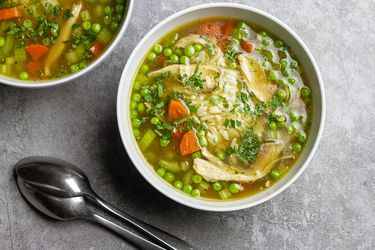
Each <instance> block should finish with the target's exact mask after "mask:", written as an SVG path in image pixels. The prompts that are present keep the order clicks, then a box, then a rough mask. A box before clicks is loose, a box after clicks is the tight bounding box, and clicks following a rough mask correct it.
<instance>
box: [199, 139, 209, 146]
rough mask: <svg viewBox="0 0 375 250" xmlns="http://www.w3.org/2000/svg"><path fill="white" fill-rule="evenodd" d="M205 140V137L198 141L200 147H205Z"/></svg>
mask: <svg viewBox="0 0 375 250" xmlns="http://www.w3.org/2000/svg"><path fill="white" fill-rule="evenodd" d="M207 143H208V142H207V139H206V138H205V137H202V138H200V139H199V144H200V145H201V146H202V147H206V146H207Z"/></svg>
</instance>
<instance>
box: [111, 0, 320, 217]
mask: <svg viewBox="0 0 375 250" xmlns="http://www.w3.org/2000/svg"><path fill="white" fill-rule="evenodd" d="M209 17H232V18H236V19H241V20H246V21H249V22H251V23H253V24H256V25H258V26H260V27H262V28H265V29H266V30H268V31H270V32H272V33H273V34H277V36H279V37H280V39H282V40H283V41H285V42H286V44H288V45H289V46H290V47H291V48H292V50H293V51H294V52H295V54H296V55H297V57H298V60H299V62H300V63H301V64H302V66H303V68H304V71H305V73H306V75H307V77H308V79H309V80H310V86H311V92H312V97H313V121H312V128H311V133H310V137H309V140H308V142H307V143H306V145H305V147H304V151H303V152H302V154H301V156H300V158H299V160H298V162H296V164H295V165H294V167H293V168H292V169H291V170H290V171H289V173H288V174H287V175H286V176H284V177H283V178H282V179H281V180H280V181H278V182H277V183H276V184H274V185H273V186H272V187H270V188H268V189H266V190H265V191H263V192H261V193H258V194H256V195H254V196H250V197H247V198H243V199H239V200H233V201H210V200H205V199H195V198H192V197H189V196H187V195H185V194H183V193H182V192H180V191H178V190H176V189H175V188H173V187H172V186H171V185H170V184H168V183H167V182H165V181H164V180H163V179H161V178H160V177H159V176H158V175H157V174H156V173H155V171H154V170H153V169H152V166H150V165H149V164H148V162H147V161H146V159H145V158H144V157H143V155H142V153H141V151H140V149H139V148H138V145H137V142H136V140H135V138H134V136H133V133H132V126H131V119H130V114H129V113H130V112H129V105H130V96H131V91H132V85H133V84H132V82H133V79H134V77H135V75H136V73H137V69H138V66H139V65H140V64H141V62H142V59H143V58H144V57H145V54H146V53H147V52H148V50H149V49H150V48H151V47H152V46H153V44H155V43H156V42H157V41H159V40H160V39H161V38H162V37H163V36H164V35H165V34H167V33H168V32H170V31H171V30H174V29H175V28H177V27H180V26H181V25H183V24H186V23H188V22H191V21H193V20H197V19H202V18H209ZM324 118H325V97H324V88H323V82H322V78H321V76H320V73H319V70H318V67H317V65H316V63H315V61H314V59H313V57H312V55H311V53H310V51H309V50H308V49H307V47H306V45H305V44H304V43H303V42H302V40H301V39H300V38H299V37H298V35H297V34H296V33H295V32H294V31H293V30H291V29H290V28H289V27H288V26H287V25H285V24H284V23H282V22H281V21H280V20H278V19H277V18H275V17H273V16H271V15H270V14H268V13H265V12H263V11H260V10H258V9H255V8H252V7H249V6H245V5H239V4H231V3H212V4H204V5H199V6H195V7H192V8H188V9H185V10H182V11H180V12H178V13H176V14H174V15H172V16H170V17H168V18H167V19H165V20H164V21H162V22H161V23H159V24H158V25H157V26H156V27H154V28H153V29H152V30H151V31H150V32H149V33H148V34H147V35H146V36H145V37H144V38H143V39H142V41H141V42H140V43H139V44H138V46H137V47H136V48H135V49H134V51H133V53H132V54H131V55H130V57H129V59H128V62H127V64H126V66H125V68H124V71H123V74H122V77H121V81H120V86H119V89H118V95H117V119H118V126H119V130H120V134H121V138H122V141H123V143H124V145H125V148H126V151H127V153H128V155H129V157H130V159H131V160H132V162H133V163H134V165H135V166H136V168H137V169H138V171H139V172H140V173H141V175H142V176H143V177H144V178H145V179H146V180H147V181H148V182H149V183H150V184H151V185H152V186H154V187H155V188H156V189H157V190H159V191H160V192H161V193H163V194H164V195H166V196H167V197H169V198H171V199H172V200H175V201H177V202H179V203H181V204H183V205H186V206H189V207H192V208H196V209H201V210H207V211H233V210H239V209H244V208H249V207H252V206H255V205H258V204H260V203H263V202H265V201H267V200H269V199H271V198H272V197H274V196H276V195H277V194H279V193H280V192H282V191H283V190H285V189H286V188H287V187H288V186H289V185H291V184H292V183H293V182H294V181H295V180H296V179H297V178H298V177H299V176H300V175H301V173H302V172H303V170H304V169H305V168H306V167H307V165H308V163H309V162H310V160H311V158H312V157H313V155H314V153H315V150H316V148H317V146H318V143H319V140H320V137H321V135H322V131H323V126H324ZM301 192H303V190H301Z"/></svg>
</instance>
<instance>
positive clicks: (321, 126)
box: [116, 3, 326, 212]
mask: <svg viewBox="0 0 375 250" xmlns="http://www.w3.org/2000/svg"><path fill="white" fill-rule="evenodd" d="M217 7H221V8H223V7H229V8H237V9H241V10H246V11H250V12H253V13H256V14H259V15H262V16H264V17H265V18H267V19H270V20H271V21H273V22H275V23H277V24H278V25H279V26H281V27H282V28H284V29H286V30H287V31H288V32H289V34H290V35H291V36H292V37H293V39H295V40H296V41H297V43H299V45H300V46H301V47H302V49H303V50H304V52H305V53H306V55H307V57H308V59H309V60H310V61H311V64H312V66H313V70H314V73H315V74H316V77H317V82H318V85H319V87H320V98H321V115H320V124H319V127H318V132H317V134H316V138H315V141H314V143H313V145H312V147H311V150H310V152H308V153H307V157H306V159H305V161H304V162H303V163H302V165H301V167H300V169H299V170H298V171H297V172H296V173H295V174H294V175H293V176H291V178H290V179H289V180H288V181H287V182H286V183H285V184H284V185H282V186H281V187H279V188H278V189H276V190H274V191H273V192H271V193H269V194H266V195H265V196H264V197H263V198H260V199H258V200H255V201H252V202H248V203H244V204H233V205H232V206H226V207H219V206H218V207H215V206H206V205H204V204H200V203H199V202H193V201H192V202H190V201H189V202H187V201H185V200H182V199H180V198H179V197H176V196H173V195H172V194H170V193H168V192H167V191H166V190H165V189H164V188H163V187H160V186H158V185H156V183H154V182H153V180H151V179H150V178H149V177H148V176H147V175H146V172H145V171H150V170H149V169H148V168H147V170H146V166H143V165H144V164H143V163H140V162H137V161H136V159H135V157H134V156H133V155H132V154H130V152H132V151H131V147H134V146H135V147H137V145H134V143H133V142H130V141H131V140H127V139H128V138H127V136H126V135H127V133H131V131H126V129H125V125H124V124H123V122H124V121H127V120H128V119H129V118H128V117H127V116H126V115H125V113H124V114H123V113H122V111H123V109H122V103H123V100H122V96H123V94H122V92H124V91H125V90H124V88H125V87H126V86H125V78H127V75H126V73H127V72H128V71H129V68H130V66H131V63H132V61H133V59H134V57H135V56H136V54H138V51H139V50H140V49H141V48H142V45H143V44H144V43H145V42H146V41H147V40H148V39H149V37H150V36H152V35H153V34H154V33H155V32H157V31H158V30H159V29H160V28H162V27H163V26H164V25H166V24H167V23H169V22H171V21H173V20H174V19H176V18H178V17H180V16H183V15H185V14H188V13H190V12H194V11H197V10H201V9H210V8H217ZM116 109H117V123H118V128H119V132H120V136H121V139H122V142H123V144H124V147H125V149H126V151H127V153H128V155H129V158H130V159H131V161H132V163H133V164H134V166H135V167H136V169H137V170H138V172H139V173H140V174H141V175H142V176H143V178H144V179H146V181H147V182H148V183H149V184H151V185H152V186H153V187H154V188H155V189H156V190H158V191H159V192H161V193H162V194H164V195H165V196H167V197H168V198H170V199H172V200H174V201H176V202H178V203H180V204H182V205H185V206H188V207H191V208H194V209H198V210H203V211H211V212H229V211H236V210H242V209H245V208H250V207H253V206H256V205H259V204H261V203H264V202H266V201H268V200H270V199H272V198H273V197H275V196H276V195H278V194H280V193H281V192H283V191H284V190H285V189H287V188H288V187H289V186H290V185H291V184H292V183H294V181H295V180H296V179H297V178H298V177H299V176H300V175H301V174H302V172H303V171H304V170H305V169H306V167H307V166H308V165H309V163H310V161H311V159H312V157H313V156H314V154H315V152H316V149H317V147H318V144H319V142H320V139H321V137H322V134H323V129H324V123H325V116H326V104H325V91H324V84H323V79H322V77H321V74H320V71H319V68H318V66H317V63H316V62H315V59H314V58H313V56H312V54H311V52H310V50H309V49H308V48H307V46H306V45H305V43H304V42H303V41H302V39H301V38H300V37H299V36H298V35H297V33H296V32H294V31H293V30H292V29H291V28H290V27H289V26H288V25H286V24H285V23H283V22H282V21H281V20H279V19H278V18H276V17H274V16H272V15H271V14H268V13H267V12H265V11H262V10H259V9H257V8H254V7H251V6H247V5H244V4H237V3H207V4H200V5H196V6H192V7H189V8H186V9H183V10H180V11H178V12H177V13H175V14H173V15H171V16H169V17H167V18H165V19H164V20H162V21H161V22H160V23H159V24H157V25H156V26H155V27H154V28H152V29H151V30H150V31H149V32H148V33H147V34H146V35H145V36H144V37H143V39H142V40H141V41H140V42H139V43H138V45H137V46H136V47H135V48H134V49H133V52H132V54H131V55H130V56H129V58H128V61H127V63H126V65H125V67H124V70H123V73H122V76H121V79H120V84H119V88H118V93H117V108H116ZM123 116H125V119H121V117H123ZM142 158H144V156H143V155H142ZM169 188H171V187H169ZM266 191H267V190H265V191H263V192H266ZM261 193H262V192H261ZM246 198H249V197H246ZM246 198H244V199H246ZM192 199H193V198H192ZM240 200H243V199H240ZM201 201H204V202H205V203H207V202H208V203H212V204H214V203H217V202H215V201H207V200H201ZM234 201H237V200H234ZM234 201H228V202H226V203H227V204H230V203H231V202H234Z"/></svg>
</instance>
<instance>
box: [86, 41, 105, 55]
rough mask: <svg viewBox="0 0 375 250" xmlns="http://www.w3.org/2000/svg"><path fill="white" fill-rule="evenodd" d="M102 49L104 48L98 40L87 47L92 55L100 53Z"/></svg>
mask: <svg viewBox="0 0 375 250" xmlns="http://www.w3.org/2000/svg"><path fill="white" fill-rule="evenodd" d="M103 50H104V46H103V45H102V44H101V43H100V42H95V43H94V44H93V45H92V46H91V48H90V49H89V51H90V52H91V54H93V55H94V56H98V55H100V54H101V53H102V51H103Z"/></svg>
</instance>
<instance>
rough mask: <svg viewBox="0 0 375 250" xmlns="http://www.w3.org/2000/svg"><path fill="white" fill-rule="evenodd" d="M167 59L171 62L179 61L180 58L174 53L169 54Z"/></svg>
mask: <svg viewBox="0 0 375 250" xmlns="http://www.w3.org/2000/svg"><path fill="white" fill-rule="evenodd" d="M169 59H170V60H171V61H172V63H179V62H180V58H178V55H176V54H172V55H170V56H169Z"/></svg>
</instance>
